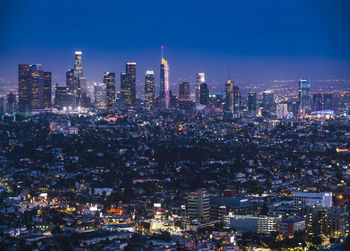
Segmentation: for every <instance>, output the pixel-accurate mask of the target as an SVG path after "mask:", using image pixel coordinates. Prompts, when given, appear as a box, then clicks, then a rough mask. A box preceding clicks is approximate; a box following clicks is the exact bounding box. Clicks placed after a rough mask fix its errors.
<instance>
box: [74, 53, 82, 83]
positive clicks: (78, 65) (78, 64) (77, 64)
mask: <svg viewBox="0 0 350 251" xmlns="http://www.w3.org/2000/svg"><path fill="white" fill-rule="evenodd" d="M74 71H75V74H76V76H77V78H78V79H77V80H79V78H81V77H82V76H83V53H82V52H81V51H76V52H75V59H74Z"/></svg>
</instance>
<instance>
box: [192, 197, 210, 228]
mask: <svg viewBox="0 0 350 251" xmlns="http://www.w3.org/2000/svg"><path fill="white" fill-rule="evenodd" d="M209 216H210V197H209V195H208V194H206V193H205V192H197V193H191V194H189V195H188V196H187V198H186V217H187V218H188V219H190V220H194V219H197V220H199V221H208V220H209Z"/></svg>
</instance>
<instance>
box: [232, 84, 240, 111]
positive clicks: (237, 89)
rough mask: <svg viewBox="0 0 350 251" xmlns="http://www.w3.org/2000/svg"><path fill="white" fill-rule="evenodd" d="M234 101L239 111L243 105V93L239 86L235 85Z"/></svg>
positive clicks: (236, 109)
mask: <svg viewBox="0 0 350 251" xmlns="http://www.w3.org/2000/svg"><path fill="white" fill-rule="evenodd" d="M233 103H234V106H235V108H234V111H235V112H237V111H239V109H240V107H241V93H240V92H239V87H238V86H233Z"/></svg>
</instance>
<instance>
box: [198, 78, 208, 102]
mask: <svg viewBox="0 0 350 251" xmlns="http://www.w3.org/2000/svg"><path fill="white" fill-rule="evenodd" d="M199 94H200V95H199V103H200V104H201V105H207V104H208V103H209V89H208V84H207V83H201V84H200V93H199Z"/></svg>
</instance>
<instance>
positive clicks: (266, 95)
mask: <svg viewBox="0 0 350 251" xmlns="http://www.w3.org/2000/svg"><path fill="white" fill-rule="evenodd" d="M274 107H275V94H274V93H273V91H271V90H265V91H263V108H264V111H270V110H274Z"/></svg>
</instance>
